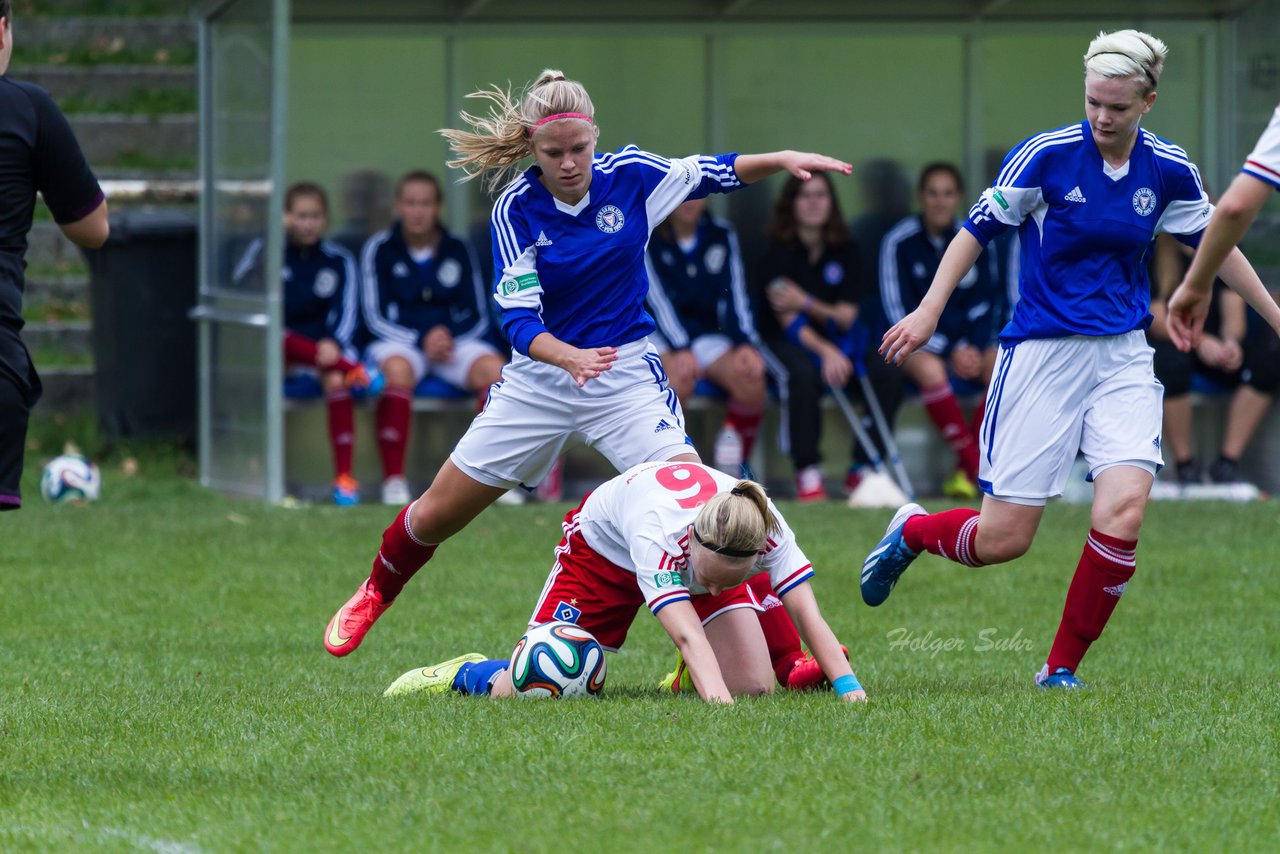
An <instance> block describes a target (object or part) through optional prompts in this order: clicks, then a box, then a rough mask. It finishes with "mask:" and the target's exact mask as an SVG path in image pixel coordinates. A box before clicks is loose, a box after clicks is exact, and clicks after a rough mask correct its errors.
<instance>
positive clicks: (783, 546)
mask: <svg viewBox="0 0 1280 854" xmlns="http://www.w3.org/2000/svg"><path fill="white" fill-rule="evenodd" d="M737 482H738V481H737V478H734V477H731V476H730V475H727V474H724V473H722V472H719V471H716V470H715V469H713V468H710V467H709V466H705V465H702V464H700V463H679V462H669V461H663V462H651V463H641V464H640V465H638V466H634V467H632V468H630V469H627V470H626V471H624V472H623V473H622V474H620V475H618V476H617V477H615V478H613V479H612V480H610V481H608V482H607V483H605V484H604V485H602V486H601V487H600V488H599V489H597V490H596V491H595V492H593V493H591V495H590V496H589V497H588V498H587V500H586V502H585V503H584V504H583V505H582V510H581V511H580V512H579V513H578V515H577V516H576V517H575V522H576V524H577V525H578V527H579V531H580V533H581V536H582V538H583V539H584V540H586V542H587V545H589V546H591V548H592V549H594V550H595V551H596V552H597V553H598V554H599V555H600V556H601V557H603V558H605V559H606V560H608V561H610V562H611V563H613V564H616V565H617V566H618V567H620V568H622V569H624V570H627V571H628V572H634V573H635V574H636V581H637V583H638V584H639V586H640V591H641V592H642V593H643V594H644V598H645V603H646V604H647V605H648V606H649V609H650V610H651V611H653V613H655V614H656V613H658V611H660V610H662V609H663V608H664V607H666V606H667V605H669V604H671V603H672V602H679V601H682V600H687V599H689V597H690V596H691V595H692V594H699V593H706V592H707V591H706V589H705V588H703V587H702V586H701V585H699V584H697V583H696V582H695V581H694V580H693V577H692V573H691V571H690V570H689V540H690V526H691V525H693V520H694V519H695V518H696V517H697V515H698V510H699V508H701V507H702V505H703V504H705V503H706V502H707V500H708V499H709V498H711V496H713V495H715V494H716V493H718V492H727V491H729V490H730V489H732V488H733V487H734V486H735V485H736V484H737ZM769 509H770V510H772V511H773V514H774V515H775V516H776V517H777V518H778V522H779V524H780V525H781V530H780V531H778V532H777V533H775V534H771V535H769V537H768V539H767V541H766V542H765V546H764V548H763V549H762V550H761V551H760V555H759V557H758V559H757V562H756V566H757V569H758V571H760V572H767V573H769V578H770V580H771V582H772V584H773V589H774V590H775V591H776V592H777V593H778V595H779V596H781V595H783V594H785V593H787V592H788V591H789V590H791V589H792V588H794V587H795V586H796V585H798V584H800V583H802V582H804V581H807V580H808V579H809V578H811V577H812V576H813V568H812V566H811V565H810V563H809V559H808V558H806V557H805V556H804V552H802V551H801V550H800V547H799V546H798V545H796V538H795V534H793V533H792V531H791V528H790V527H788V526H787V523H786V520H784V519H783V518H782V514H781V513H779V512H778V509H777V508H776V507H774V506H773V502H772V501H770V502H769ZM572 533H573V531H570V530H566V531H565V535H566V536H568V535H570V534H572Z"/></svg>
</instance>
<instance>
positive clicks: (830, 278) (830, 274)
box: [822, 261, 844, 288]
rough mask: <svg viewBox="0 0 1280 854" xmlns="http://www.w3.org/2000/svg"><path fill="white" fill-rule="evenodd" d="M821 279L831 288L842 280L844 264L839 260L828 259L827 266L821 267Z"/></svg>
mask: <svg viewBox="0 0 1280 854" xmlns="http://www.w3.org/2000/svg"><path fill="white" fill-rule="evenodd" d="M822 281H824V282H826V283H827V284H828V285H830V286H831V287H833V288H834V287H835V286H836V285H838V284H840V283H841V282H843V281H844V265H843V264H841V263H840V262H839V261H828V262H827V266H825V267H823V268H822Z"/></svg>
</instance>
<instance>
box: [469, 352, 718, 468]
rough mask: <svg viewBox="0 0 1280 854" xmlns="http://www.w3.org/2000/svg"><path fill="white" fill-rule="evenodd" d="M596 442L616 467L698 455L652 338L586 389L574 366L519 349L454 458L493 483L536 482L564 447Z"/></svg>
mask: <svg viewBox="0 0 1280 854" xmlns="http://www.w3.org/2000/svg"><path fill="white" fill-rule="evenodd" d="M575 445H587V446H588V447H591V448H595V449H596V450H597V451H599V452H600V453H601V454H603V455H604V456H605V458H606V459H608V460H609V462H610V463H612V464H613V467H614V468H615V469H617V470H618V471H626V470H627V469H629V468H631V467H632V466H634V465H639V464H640V463H645V462H650V461H652V460H666V459H670V458H671V457H674V456H677V455H679V454H696V453H697V452H696V451H695V450H694V448H693V444H692V443H691V442H690V441H689V437H688V435H687V434H686V433H685V424H684V411H683V410H682V409H681V408H680V401H679V400H678V399H677V398H676V394H675V392H674V391H672V390H671V389H670V388H669V387H668V386H667V375H666V373H665V372H664V371H663V370H662V361H661V359H659V357H658V353H657V351H656V350H655V349H654V348H653V347H652V346H650V344H649V342H648V341H647V340H646V339H641V340H639V341H633V342H631V343H630V344H625V345H623V346H622V347H619V348H618V359H617V361H615V362H614V363H613V366H612V367H610V369H609V370H607V371H605V372H604V373H603V374H601V375H600V376H598V377H596V378H595V379H591V380H588V381H587V384H586V385H585V386H583V387H582V388H578V384H577V383H576V382H574V380H573V378H572V377H571V376H569V373H568V372H567V371H565V370H563V369H562V368H558V367H556V366H554V365H549V364H546V363H545V362H539V361H536V360H534V359H531V358H529V357H528V356H524V355H521V354H519V353H517V354H516V355H515V357H514V358H513V359H512V361H511V364H509V365H507V366H506V367H505V368H503V369H502V382H501V383H498V384H496V385H495V386H494V387H493V388H492V389H491V390H490V392H489V401H488V403H487V404H486V405H485V408H484V411H483V412H481V413H480V414H479V415H477V416H476V418H475V420H474V421H472V422H471V427H470V428H469V429H468V430H467V432H466V434H465V435H464V436H463V437H462V438H461V439H460V440H459V441H458V444H457V446H456V447H455V448H454V449H453V453H452V454H451V455H450V459H452V460H453V463H454V465H456V466H457V467H458V468H460V469H461V470H462V471H463V472H465V473H466V474H467V475H468V476H470V477H471V478H473V479H475V480H477V481H479V482H480V483H484V484H488V485H489V486H497V487H502V488H508V489H509V488H512V487H515V486H520V485H524V486H527V487H533V486H537V485H538V483H540V482H541V481H542V479H543V478H544V477H546V475H547V472H549V471H550V470H551V467H552V465H554V464H555V461H556V460H557V459H558V458H559V457H560V455H561V454H562V453H564V451H565V450H566V449H567V448H569V447H573V446H575Z"/></svg>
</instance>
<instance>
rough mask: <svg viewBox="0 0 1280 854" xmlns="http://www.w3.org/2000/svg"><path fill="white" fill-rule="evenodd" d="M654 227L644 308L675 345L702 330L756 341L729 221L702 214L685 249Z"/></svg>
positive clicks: (683, 343) (745, 341) (738, 340)
mask: <svg viewBox="0 0 1280 854" xmlns="http://www.w3.org/2000/svg"><path fill="white" fill-rule="evenodd" d="M663 236H664V233H663V232H662V231H659V232H658V233H657V235H655V238H654V240H653V241H652V242H651V243H650V244H649V255H648V259H647V260H648V268H647V269H648V273H649V302H648V305H649V309H650V311H652V313H653V319H654V321H655V322H656V323H657V325H658V331H659V332H661V333H662V337H664V338H666V339H667V343H669V344H670V345H671V346H672V347H674V348H676V349H677V350H679V349H683V348H686V347H688V346H689V343H690V341H692V340H693V339H695V338H699V337H701V336H703V335H712V334H716V333H720V334H723V335H725V336H727V337H728V338H729V340H730V341H732V342H733V343H734V344H735V345H738V344H754V345H759V343H760V336H758V335H757V334H756V325H755V319H754V317H753V316H752V313H751V302H750V299H749V298H748V296H747V281H746V275H745V274H744V272H743V269H742V254H741V252H739V250H738V236H737V235H736V234H735V233H734V231H733V226H731V225H729V223H727V222H725V221H724V220H721V219H716V218H715V217H713V216H710V215H708V214H703V216H702V218H701V219H700V220H698V230H697V233H696V236H695V238H694V243H693V245H692V246H690V247H689V248H688V249H686V248H684V247H683V246H680V245H679V244H677V243H676V241H675V240H674V238H672V239H663Z"/></svg>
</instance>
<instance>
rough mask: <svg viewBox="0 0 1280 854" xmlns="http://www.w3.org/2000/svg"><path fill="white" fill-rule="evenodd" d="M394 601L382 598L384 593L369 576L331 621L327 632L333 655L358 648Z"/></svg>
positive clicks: (347, 652)
mask: <svg viewBox="0 0 1280 854" xmlns="http://www.w3.org/2000/svg"><path fill="white" fill-rule="evenodd" d="M391 605H392V603H391V602H383V601H382V594H381V593H379V592H378V589H377V588H376V587H374V586H373V580H372V579H366V580H365V582H364V584H361V585H360V589H359V590H357V591H356V595H354V596H352V597H351V598H350V599H348V600H347V604H345V605H343V606H342V607H341V608H339V609H338V613H336V614H334V615H333V619H332V620H330V621H329V628H328V629H326V630H325V633H324V648H325V649H327V650H329V652H330V653H331V654H333V655H348V654H350V653H352V652H355V649H356V647H358V646H359V645H360V642H361V641H362V640H364V636H365V635H367V634H368V633H369V629H371V628H373V624H374V623H375V622H377V620H378V618H379V617H381V616H382V612H383V611H385V610H387V609H388V608H390V607H391Z"/></svg>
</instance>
